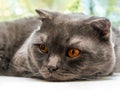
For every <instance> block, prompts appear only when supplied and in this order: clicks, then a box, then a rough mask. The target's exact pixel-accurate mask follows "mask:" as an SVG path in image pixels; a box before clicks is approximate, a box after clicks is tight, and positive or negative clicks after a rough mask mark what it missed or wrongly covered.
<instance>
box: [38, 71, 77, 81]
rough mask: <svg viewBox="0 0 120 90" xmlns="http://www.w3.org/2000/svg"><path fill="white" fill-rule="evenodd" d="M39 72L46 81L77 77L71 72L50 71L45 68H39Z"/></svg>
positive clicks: (68, 79) (69, 79)
mask: <svg viewBox="0 0 120 90" xmlns="http://www.w3.org/2000/svg"><path fill="white" fill-rule="evenodd" d="M39 72H40V74H41V75H42V77H43V78H44V79H45V80H47V81H71V80H74V79H75V78H76V77H78V75H75V74H73V73H65V72H64V73H63V72H62V71H59V72H53V73H51V72H49V71H47V70H39Z"/></svg>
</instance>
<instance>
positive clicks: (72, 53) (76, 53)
mask: <svg viewBox="0 0 120 90" xmlns="http://www.w3.org/2000/svg"><path fill="white" fill-rule="evenodd" d="M79 54H80V50H79V49H75V48H71V49H69V50H68V51H67V56H68V57H70V58H75V57H77V56H79Z"/></svg>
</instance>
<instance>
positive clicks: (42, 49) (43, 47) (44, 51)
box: [39, 44, 48, 53]
mask: <svg viewBox="0 0 120 90" xmlns="http://www.w3.org/2000/svg"><path fill="white" fill-rule="evenodd" d="M39 48H40V51H41V52H43V53H48V48H47V47H46V46H45V45H44V44H40V46H39Z"/></svg>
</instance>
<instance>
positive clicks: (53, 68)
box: [47, 66, 58, 73]
mask: <svg viewBox="0 0 120 90" xmlns="http://www.w3.org/2000/svg"><path fill="white" fill-rule="evenodd" d="M47 68H48V70H49V72H50V73H52V72H55V71H56V70H57V69H58V68H57V67H55V66H48V67H47Z"/></svg>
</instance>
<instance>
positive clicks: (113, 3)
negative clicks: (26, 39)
mask: <svg viewBox="0 0 120 90" xmlns="http://www.w3.org/2000/svg"><path fill="white" fill-rule="evenodd" d="M38 8H41V9H46V10H51V11H59V12H64V13H69V12H83V13H85V14H87V15H96V16H103V17H107V18H108V19H110V21H111V22H112V24H113V25H114V26H117V27H120V26H119V24H120V0H0V22H2V21H10V20H14V19H18V18H22V17H28V16H34V15H36V13H35V11H34V9H38Z"/></svg>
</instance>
